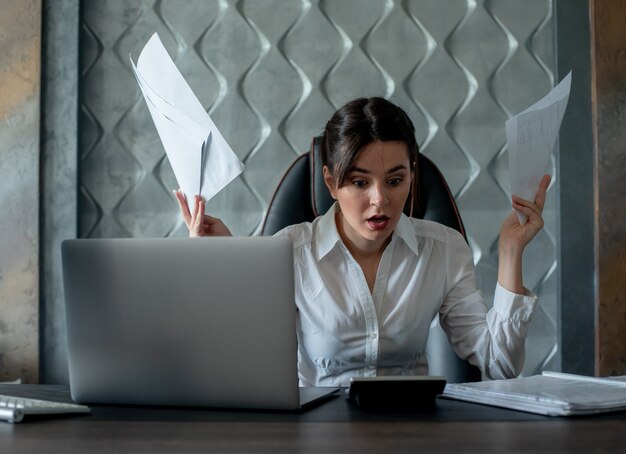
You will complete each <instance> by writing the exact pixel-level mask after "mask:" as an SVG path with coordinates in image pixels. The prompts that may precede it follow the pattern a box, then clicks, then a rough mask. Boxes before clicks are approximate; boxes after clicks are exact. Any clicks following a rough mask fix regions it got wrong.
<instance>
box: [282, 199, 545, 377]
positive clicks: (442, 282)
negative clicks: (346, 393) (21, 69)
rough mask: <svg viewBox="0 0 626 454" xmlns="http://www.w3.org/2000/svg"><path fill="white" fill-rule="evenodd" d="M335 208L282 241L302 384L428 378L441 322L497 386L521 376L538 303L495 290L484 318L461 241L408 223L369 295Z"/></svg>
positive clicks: (431, 226) (403, 222)
mask: <svg viewBox="0 0 626 454" xmlns="http://www.w3.org/2000/svg"><path fill="white" fill-rule="evenodd" d="M336 209H337V204H335V205H333V207H332V208H331V209H330V210H329V211H328V212H327V213H326V214H325V215H324V216H320V217H318V218H317V219H315V220H314V221H313V222H312V223H303V224H298V225H293V226H289V227H287V228H285V229H283V230H282V231H280V232H279V233H277V235H286V236H288V237H289V238H291V240H292V241H293V247H294V266H295V291H296V305H297V308H298V315H297V332H298V372H299V377H300V384H301V385H302V386H347V385H348V384H349V380H350V377H352V376H374V375H426V374H428V363H427V360H426V357H425V353H424V349H425V347H426V341H427V338H428V332H429V328H430V324H431V322H432V320H433V319H434V317H435V316H436V315H437V314H439V317H440V323H441V326H442V328H443V329H444V331H445V332H446V334H447V335H448V339H449V341H450V343H451V344H452V346H453V348H454V350H455V351H456V353H457V354H458V355H459V356H460V357H461V358H464V359H467V360H469V361H470V363H472V364H474V365H476V366H478V367H479V368H480V369H481V370H482V371H483V373H485V374H486V375H487V376H488V377H491V378H508V377H513V376H517V375H518V374H519V373H520V371H521V368H522V366H523V364H524V356H525V350H524V343H525V339H526V332H527V330H528V323H529V322H530V319H531V316H532V313H533V310H534V307H535V305H536V302H537V298H536V296H535V295H533V294H532V293H530V292H528V295H518V294H515V293H511V292H509V291H507V290H506V289H504V288H503V287H501V286H500V285H497V286H496V291H495V296H494V303H493V307H492V308H491V309H489V310H488V309H487V307H486V305H485V304H484V303H483V299H482V296H481V294H480V292H479V291H478V290H477V289H476V283H475V277H474V263H473V260H472V255H471V252H470V249H469V247H468V245H467V243H466V242H465V240H464V239H463V237H462V235H461V234H460V233H458V232H457V231H455V230H453V229H451V228H448V227H445V226H443V225H441V224H437V223H434V222H430V221H424V220H420V219H413V218H408V217H406V216H404V215H403V216H402V217H401V219H400V221H399V223H398V225H397V226H396V229H395V231H394V233H393V235H392V238H391V241H390V243H389V244H388V245H387V248H386V249H385V251H384V253H383V255H382V258H381V260H380V264H379V266H378V272H377V275H376V281H375V284H374V288H373V291H372V292H371V293H370V290H369V288H368V286H367V282H366V280H365V276H364V274H363V272H362V271H361V268H360V267H359V265H358V263H357V262H356V260H355V259H354V258H353V257H352V255H351V254H350V252H349V251H348V249H347V248H346V246H345V245H344V244H343V242H342V240H341V238H340V237H339V234H338V232H337V227H336V224H335V210H336Z"/></svg>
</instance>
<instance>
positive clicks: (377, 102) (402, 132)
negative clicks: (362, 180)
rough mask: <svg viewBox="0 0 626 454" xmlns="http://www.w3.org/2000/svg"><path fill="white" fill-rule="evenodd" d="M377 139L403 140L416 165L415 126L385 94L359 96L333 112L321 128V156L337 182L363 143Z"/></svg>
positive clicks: (338, 183)
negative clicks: (367, 96)
mask: <svg viewBox="0 0 626 454" xmlns="http://www.w3.org/2000/svg"><path fill="white" fill-rule="evenodd" d="M376 140H380V141H381V142H389V141H396V140H397V141H400V142H404V143H405V144H406V147H407V151H408V154H409V156H408V157H409V162H410V164H411V169H415V163H416V161H417V156H418V151H419V150H418V146H417V141H416V140H415V127H414V126H413V123H412V122H411V119H410V118H409V116H408V115H407V114H406V112H404V110H402V109H401V108H400V107H398V106H396V105H395V104H393V103H391V102H389V101H388V100H386V99H384V98H379V97H374V98H359V99H355V100H353V101H350V102H348V103H347V104H345V105H344V106H342V107H341V108H339V110H337V111H336V112H335V113H334V115H333V116H332V117H331V119H330V120H329V121H328V123H326V128H325V129H324V134H323V140H322V147H321V155H322V156H321V157H322V164H323V165H325V166H328V169H329V170H330V173H331V175H332V177H333V180H334V182H335V184H336V185H337V186H341V185H342V184H343V182H344V180H345V179H346V177H347V176H348V174H349V173H350V170H351V169H352V167H353V166H354V162H355V161H356V160H357V158H358V154H359V152H360V151H361V150H362V149H363V147H365V146H366V145H367V144H369V143H371V142H374V141H376Z"/></svg>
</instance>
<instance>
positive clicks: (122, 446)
mask: <svg viewBox="0 0 626 454" xmlns="http://www.w3.org/2000/svg"><path fill="white" fill-rule="evenodd" d="M0 393H2V394H9V393H10V394H13V395H27V396H32V397H38V396H39V397H47V398H55V399H57V400H62V399H67V398H68V393H67V390H65V389H64V388H61V387H51V386H39V387H37V386H28V385H20V386H16V385H13V386H0ZM590 450H601V451H606V452H625V451H626V413H616V414H612V415H601V416H594V417H576V418H553V417H544V416H538V415H533V414H529V413H521V412H515V411H509V410H504V409H498V408H493V407H487V406H481V405H474V404H469V403H464V402H457V401H451V400H445V399H440V400H439V401H438V402H437V405H436V408H435V409H433V410H430V411H422V412H410V413H407V412H404V413H402V412H399V413H393V412H386V413H364V412H362V411H360V410H359V409H358V408H357V407H355V406H353V405H352V404H351V403H349V402H347V401H346V400H345V399H344V398H343V397H338V398H335V399H333V400H331V401H329V402H327V403H325V404H324V405H321V406H319V407H316V408H313V409H311V410H309V411H307V412H304V413H300V414H294V413H280V412H241V411H210V410H195V409H171V408H143V407H113V406H110V407H109V406H93V407H92V414H91V415H84V416H83V415H80V416H61V417H41V418H32V417H31V418H29V419H25V420H24V422H22V423H19V424H14V425H12V424H5V423H0V452H6V453H18V452H54V453H57V454H62V453H68V452H69V453H71V452H114V453H116V454H117V453H125V452H173V451H184V452H195V451H201V452H268V453H269V452H271V453H276V452H289V453H293V452H342V453H344V452H346V453H350V452H355V453H369V452H385V453H386V452H405V451H416V452H418V451H421V452H430V451H437V452H489V451H498V452H507V453H508V452H520V451H527V452H528V451H532V452H537V451H551V452H554V451H560V452H571V451H585V452H586V451H590Z"/></svg>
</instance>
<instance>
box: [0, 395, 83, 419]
mask: <svg viewBox="0 0 626 454" xmlns="http://www.w3.org/2000/svg"><path fill="white" fill-rule="evenodd" d="M89 411H90V410H89V407H87V406H85V405H78V404H67V403H63V402H52V401H50V400H40V399H31V398H28V397H12V396H4V395H1V394H0V421H6V422H11V423H14V422H20V421H21V420H22V419H23V418H24V415H51V414H57V413H89Z"/></svg>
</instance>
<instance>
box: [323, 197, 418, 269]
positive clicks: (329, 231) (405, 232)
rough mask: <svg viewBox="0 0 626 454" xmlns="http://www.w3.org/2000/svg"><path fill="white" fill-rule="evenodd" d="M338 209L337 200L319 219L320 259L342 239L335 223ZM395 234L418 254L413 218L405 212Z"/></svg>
mask: <svg viewBox="0 0 626 454" xmlns="http://www.w3.org/2000/svg"><path fill="white" fill-rule="evenodd" d="M337 209H338V205H337V202H335V203H334V204H333V205H332V206H331V207H330V208H329V209H328V211H327V212H326V214H324V215H323V216H321V217H320V219H319V221H318V224H317V229H316V232H315V247H316V254H317V259H318V260H321V259H323V258H324V257H325V256H326V255H327V254H328V253H329V252H330V251H331V250H332V249H333V247H335V245H336V244H337V243H339V242H340V241H341V238H340V237H339V232H338V231H337V224H336V223H335V212H336V211H337ZM393 234H394V235H395V236H397V237H399V238H400V239H401V240H402V241H404V243H405V244H406V245H407V246H408V247H409V249H411V251H413V253H414V254H415V255H418V248H417V239H416V238H415V230H414V228H413V224H412V223H411V220H410V219H409V218H408V217H407V216H406V215H405V214H402V216H400V221H398V225H397V226H396V228H395V230H394V232H393Z"/></svg>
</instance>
